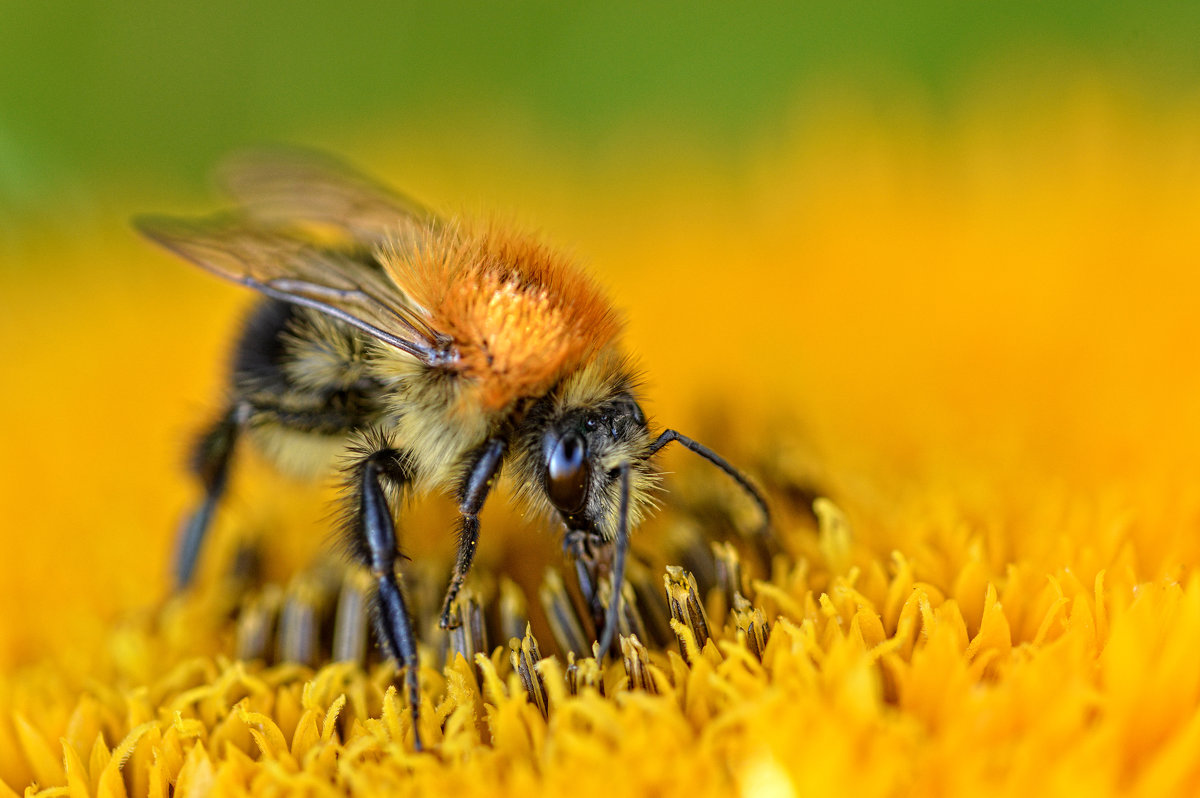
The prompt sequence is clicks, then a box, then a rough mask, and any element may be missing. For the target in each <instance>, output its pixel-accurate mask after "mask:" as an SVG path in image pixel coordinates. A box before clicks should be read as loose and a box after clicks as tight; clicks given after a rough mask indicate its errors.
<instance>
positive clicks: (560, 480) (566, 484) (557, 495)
mask: <svg viewBox="0 0 1200 798" xmlns="http://www.w3.org/2000/svg"><path fill="white" fill-rule="evenodd" d="M590 472H591V469H590V467H589V466H588V460H587V443H586V442H585V441H584V440H583V438H582V437H581V436H580V435H579V434H577V433H574V432H568V433H567V434H566V435H563V436H562V437H561V438H559V439H558V444H557V445H556V446H555V447H554V450H553V451H551V452H550V457H549V459H548V460H547V462H546V492H547V493H548V494H549V495H550V501H552V502H553V503H554V506H555V507H557V508H558V510H559V512H561V513H564V514H565V515H574V514H576V513H578V512H579V511H580V510H582V509H583V505H584V503H585V501H586V500H587V487H588V476H589V475H590Z"/></svg>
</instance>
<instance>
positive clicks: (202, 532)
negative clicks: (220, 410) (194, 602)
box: [174, 405, 249, 590]
mask: <svg viewBox="0 0 1200 798" xmlns="http://www.w3.org/2000/svg"><path fill="white" fill-rule="evenodd" d="M248 414H249V408H248V407H247V406H246V405H237V406H234V407H233V408H231V409H230V410H228V411H227V412H226V413H225V414H224V415H223V416H221V418H220V419H218V420H217V422H216V423H215V424H213V425H212V426H211V427H209V428H208V429H207V430H205V431H204V433H203V434H202V435H201V436H200V438H199V439H198V440H197V441H196V446H195V449H194V450H193V453H192V471H193V472H194V473H195V474H196V476H197V477H199V478H200V484H201V485H202V486H203V488H204V498H203V500H201V502H200V506H199V507H197V508H196V510H195V511H194V512H193V513H192V514H191V515H190V516H188V518H187V520H186V521H184V523H183V526H182V528H181V529H180V530H179V542H178V544H177V548H176V550H175V569H174V575H175V588H176V589H177V590H182V589H184V588H186V587H187V586H188V585H189V584H190V583H191V581H192V576H193V575H194V574H195V571H196V562H197V560H198V559H199V557H200V548H201V546H202V545H203V543H204V538H205V536H206V534H207V533H208V528H209V526H211V524H212V519H213V515H214V514H215V513H216V510H217V504H218V503H219V502H220V501H221V497H222V496H223V495H224V493H225V486H226V484H227V483H228V482H229V465H230V461H231V460H232V459H233V450H234V447H235V445H236V444H237V440H238V437H239V434H240V432H241V429H242V426H243V425H244V424H245V420H246V417H247V415H248Z"/></svg>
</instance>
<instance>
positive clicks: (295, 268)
mask: <svg viewBox="0 0 1200 798" xmlns="http://www.w3.org/2000/svg"><path fill="white" fill-rule="evenodd" d="M134 225H135V226H136V227H137V228H138V230H140V231H141V232H142V234H144V235H145V236H146V237H148V238H150V239H151V240H153V241H156V242H158V243H159V244H161V245H162V246H164V247H166V248H167V249H169V250H171V251H172V252H175V253H176V254H178V255H181V256H183V257H184V258H186V259H187V260H189V261H191V262H193V263H195V264H196V265H198V266H201V267H202V268H204V269H207V270H208V271H210V272H212V273H214V274H216V275H218V276H220V277H224V278H225V279H227V280H232V281H233V282H235V283H240V284H242V285H246V286H249V287H251V288H253V289H255V290H257V291H260V292H262V293H263V294H266V295H267V296H269V297H272V298H274V299H278V300H281V301H284V302H290V303H293V304H297V305H303V306H305V307H309V308H313V309H315V310H319V311H321V312H322V313H326V314H328V315H330V316H332V317H334V318H336V319H338V320H340V321H343V322H345V323H347V324H349V325H351V326H353V327H356V328H358V329H359V330H362V331H363V332H365V333H367V334H368V335H371V336H373V337H375V338H377V339H379V340H380V341H383V342H384V343H387V344H390V345H392V346H394V347H396V348H397V349H400V350H402V351H404V352H407V353H409V354H411V355H413V356H414V357H416V358H417V359H418V360H421V361H422V362H425V363H427V364H429V365H435V364H442V363H446V362H448V361H450V360H453V359H454V357H455V353H454V351H453V350H452V348H451V346H450V339H449V337H448V336H446V335H444V334H441V333H439V332H437V331H436V330H434V329H433V328H432V327H431V326H430V325H429V323H428V317H427V315H426V314H425V313H424V312H423V311H422V310H421V309H419V308H417V307H416V306H414V305H413V304H412V303H411V302H409V301H408V299H407V297H406V296H405V295H404V293H403V292H402V291H401V290H400V289H399V288H397V287H396V285H395V284H394V283H392V282H391V281H390V280H389V279H388V278H387V277H386V276H385V275H384V274H383V272H382V271H380V270H379V269H377V268H375V267H373V266H371V265H369V264H367V263H364V262H362V261H359V260H355V259H354V258H353V257H352V256H351V255H349V254H347V253H343V252H339V251H335V250H325V249H320V248H317V247H315V246H313V245H311V244H308V243H306V242H304V241H300V240H298V239H295V238H292V237H289V236H287V235H284V234H281V233H277V232H273V231H268V230H262V229H260V228H257V227H254V226H252V225H250V224H247V223H246V221H245V220H244V219H242V218H241V217H238V216H218V217H212V218H209V219H202V220H199V221H191V220H186V219H176V218H173V217H166V216H144V217H139V218H137V219H135V220H134Z"/></svg>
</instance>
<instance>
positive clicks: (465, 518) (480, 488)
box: [440, 438, 505, 629]
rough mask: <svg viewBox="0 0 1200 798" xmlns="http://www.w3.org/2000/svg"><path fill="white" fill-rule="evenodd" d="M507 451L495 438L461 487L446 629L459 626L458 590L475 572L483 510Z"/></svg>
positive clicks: (479, 453) (444, 617)
mask: <svg viewBox="0 0 1200 798" xmlns="http://www.w3.org/2000/svg"><path fill="white" fill-rule="evenodd" d="M504 450H505V442H504V440H503V439H502V438H492V439H491V440H489V441H488V442H487V443H485V444H484V445H483V446H481V447H480V448H479V449H477V450H475V452H474V455H473V457H474V460H475V462H474V464H473V465H472V466H471V468H470V470H469V471H467V476H466V478H465V479H464V480H463V481H462V484H461V485H459V488H458V511H459V512H460V513H462V521H461V523H460V526H459V530H458V554H457V556H455V558H454V573H453V574H452V575H451V576H450V585H449V587H447V588H446V598H445V600H443V601H442V618H441V621H440V625H441V627H442V628H443V629H450V628H452V627H453V626H457V623H456V621H455V619H454V616H453V614H452V612H451V611H452V610H453V609H454V600H455V599H456V598H457V597H458V591H459V590H461V589H462V586H463V582H464V581H465V580H466V578H467V574H468V573H469V572H470V570H471V563H472V562H474V560H475V548H476V546H478V545H479V511H480V510H481V509H483V503H484V502H485V501H487V497H488V492H489V491H491V489H492V483H494V482H495V481H496V476H497V475H498V474H499V473H500V463H501V462H502V461H503V460H504Z"/></svg>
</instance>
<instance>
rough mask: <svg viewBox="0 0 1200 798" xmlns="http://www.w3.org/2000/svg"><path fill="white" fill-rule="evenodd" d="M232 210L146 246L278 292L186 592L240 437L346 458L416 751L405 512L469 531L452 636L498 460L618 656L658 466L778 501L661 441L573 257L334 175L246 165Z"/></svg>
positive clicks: (185, 569)
mask: <svg viewBox="0 0 1200 798" xmlns="http://www.w3.org/2000/svg"><path fill="white" fill-rule="evenodd" d="M226 183H227V186H228V188H229V189H230V191H231V193H232V194H233V196H234V198H235V199H236V200H237V201H238V204H239V207H238V210H237V211H236V212H235V213H233V214H226V215H222V216H218V217H213V218H209V219H203V220H199V221H185V220H178V219H171V218H164V217H155V218H146V219H141V220H139V221H138V226H139V227H140V228H141V230H142V231H143V232H144V233H145V234H146V235H148V236H149V237H150V238H152V239H154V240H156V241H158V242H159V243H161V244H163V245H164V246H166V247H167V248H168V249H171V250H173V251H175V252H176V253H178V254H180V255H182V256H183V257H185V258H186V259H188V260H190V261H192V262H194V263H196V264H198V265H200V266H202V267H203V268H205V269H207V270H209V271H212V272H214V273H216V274H217V275H219V276H221V277H224V278H226V279H230V280H233V281H235V282H238V283H241V284H243V285H246V286H249V287H251V288H254V289H256V290H258V291H259V292H261V293H262V294H265V295H266V299H264V301H263V302H262V303H261V304H260V305H259V306H258V307H257V309H256V310H255V311H254V313H253V314H252V315H251V316H250V318H249V319H248V321H247V323H246V325H245V328H244V330H243V333H242V337H241V339H240V341H239V343H238V346H237V348H236V353H235V358H234V363H233V369H232V379H231V388H230V392H229V396H230V402H229V406H228V409H227V411H226V412H225V413H224V414H223V415H222V417H221V418H220V419H219V420H218V421H217V422H216V423H215V424H214V425H213V426H212V427H210V428H209V429H208V430H207V431H206V432H205V434H204V435H203V436H202V437H201V439H200V442H199V444H198V446H197V448H196V453H195V458H194V466H195V471H196V473H197V475H198V476H199V478H200V480H201V482H202V484H203V486H204V493H205V495H204V500H203V502H202V503H201V505H200V507H199V508H198V510H197V511H196V512H195V513H194V514H193V515H192V516H191V517H190V519H189V521H188V523H187V525H186V526H185V530H184V533H183V537H182V542H181V545H180V552H179V555H178V565H177V580H178V581H179V583H180V584H181V585H186V584H187V582H188V581H189V579H190V577H191V574H192V569H193V566H194V563H195V561H196V558H197V556H198V553H199V550H200V545H201V542H202V540H203V537H204V533H205V531H206V529H207V528H208V526H209V525H210V522H211V520H212V517H213V515H214V513H215V511H216V509H217V505H218V503H219V500H220V498H221V496H222V494H223V491H224V487H225V483H226V481H227V477H228V473H229V469H230V465H231V462H232V460H233V455H234V451H235V448H236V445H237V442H238V441H239V440H240V439H243V438H244V439H246V440H248V441H249V442H250V443H252V444H253V445H255V446H256V448H258V449H260V450H262V451H263V452H264V453H265V454H266V455H267V456H268V458H269V459H271V460H272V461H273V462H275V463H276V464H277V465H278V466H279V467H280V469H282V470H284V471H287V472H291V473H293V474H298V475H302V476H317V475H320V474H322V473H327V472H328V471H329V469H330V468H331V466H332V464H333V463H334V462H335V461H336V459H337V458H338V457H339V456H340V458H341V467H342V470H343V473H344V476H345V482H346V488H347V490H346V492H345V496H346V498H345V506H344V518H345V522H344V527H345V539H346V541H347V543H348V548H349V549H350V551H351V553H352V554H353V556H354V557H355V558H356V559H357V560H359V561H360V562H362V563H364V564H365V565H367V566H368V567H369V568H370V570H371V573H372V575H373V577H374V579H375V582H376V599H377V600H376V604H377V608H378V612H377V618H376V620H377V631H378V633H379V637H380V640H381V642H382V644H383V645H384V647H385V648H386V649H387V651H388V652H389V654H391V655H392V656H394V657H395V658H396V659H397V660H399V661H400V662H401V663H402V664H403V665H404V666H405V672H406V681H407V684H408V692H409V700H410V705H411V710H412V713H413V728H414V740H415V742H416V743H417V744H418V745H419V735H418V734H417V731H416V729H417V707H418V705H419V700H418V691H417V681H416V645H415V640H414V637H413V632H412V626H411V621H410V620H409V614H408V610H407V607H406V606H405V600H404V595H403V591H402V590H401V589H400V583H399V580H398V576H397V573H396V563H397V558H398V552H397V546H396V535H395V528H394V520H393V511H392V503H393V501H394V499H395V497H396V495H397V494H398V493H401V492H404V491H414V492H417V493H424V492H428V491H432V490H445V489H449V490H451V491H452V492H453V493H454V495H455V497H456V498H457V500H458V503H459V510H460V512H461V521H460V525H459V530H458V533H459V534H458V548H457V556H456V559H455V565H454V571H453V575H452V578H451V583H450V585H449V587H448V589H447V592H446V597H445V600H444V603H443V608H442V625H443V626H449V625H451V624H452V622H453V618H454V616H453V609H454V602H455V597H456V595H457V593H458V590H459V588H460V587H461V586H462V583H463V580H464V579H465V577H466V575H467V572H468V571H469V569H470V566H471V562H472V559H473V557H474V552H475V546H476V543H477V541H478V535H479V519H478V513H479V510H480V509H481V508H482V506H483V503H484V501H485V500H486V498H487V496H488V494H489V492H490V490H491V487H492V485H493V484H494V482H495V481H496V479H497V478H498V476H499V474H500V470H501V467H502V466H506V467H507V468H508V469H509V470H510V471H511V474H512V476H513V482H514V484H515V486H516V493H517V495H518V496H519V497H520V499H521V500H522V501H524V502H525V503H527V504H528V505H529V506H531V507H532V508H533V509H535V510H537V511H539V512H542V513H544V514H547V515H549V516H551V517H556V518H557V519H558V520H559V521H560V522H561V524H562V526H563V527H564V530H565V531H564V547H565V548H566V549H567V550H568V552H569V553H571V554H572V555H573V556H574V557H575V558H576V559H577V561H579V562H580V563H581V564H582V565H583V566H584V567H583V569H582V571H581V573H584V574H585V577H586V581H589V582H590V585H589V586H588V588H589V589H590V591H591V593H592V595H591V601H592V607H593V613H594V614H595V615H596V618H597V625H598V627H600V628H602V629H603V640H602V641H601V650H604V651H606V650H607V649H608V648H609V646H610V645H611V643H612V635H613V631H614V628H615V625H616V623H615V620H616V610H617V606H618V604H619V601H620V598H619V597H620V590H619V589H616V590H613V591H612V595H613V596H614V599H613V600H612V601H611V602H609V606H608V607H607V608H605V607H602V606H601V604H600V599H599V591H597V590H595V586H596V584H597V583H598V579H599V577H600V576H601V575H603V574H604V573H610V574H611V577H612V580H613V584H614V586H615V587H618V588H619V586H620V584H621V581H622V579H623V572H624V558H625V553H626V550H627V547H628V533H629V529H630V528H631V527H632V526H634V525H636V524H637V523H638V521H639V520H640V519H641V517H642V516H643V514H644V513H645V511H646V510H647V509H648V508H649V507H650V506H651V505H652V503H653V501H652V493H653V490H654V488H655V487H656V485H657V482H658V472H657V470H656V469H655V467H654V465H653V463H652V462H651V456H652V455H653V454H654V453H655V452H656V451H657V450H658V449H660V448H661V447H662V446H664V445H665V444H666V443H669V442H671V441H673V440H677V441H680V442H681V443H683V444H684V445H685V446H687V447H688V448H689V449H691V450H692V451H694V452H697V453H698V454H700V455H702V456H704V457H706V458H707V459H709V460H710V461H711V462H713V463H714V464H716V465H717V466H718V467H720V468H721V469H722V470H724V471H725V472H726V473H728V474H729V475H730V476H732V477H733V478H734V479H735V480H736V481H737V482H738V483H739V484H740V485H741V486H742V487H743V488H744V489H745V490H747V491H748V492H749V493H750V495H751V496H752V497H753V498H754V499H755V501H756V502H757V503H758V504H759V506H760V508H761V509H762V511H763V514H764V517H766V513H767V510H766V504H765V502H764V501H763V500H762V497H761V496H760V495H759V494H758V493H757V491H756V490H755V489H754V488H753V486H751V485H750V484H749V483H748V482H747V481H746V480H745V478H744V477H742V476H741V475H740V474H739V473H738V472H737V471H736V470H735V469H733V468H732V466H730V465H729V464H728V463H726V462H725V461H724V460H722V459H721V458H720V457H719V456H718V455H716V454H715V453H713V452H711V451H710V450H708V449H706V448H705V447H703V446H702V445H700V444H698V443H696V442H694V441H691V440H690V439H688V438H685V437H684V436H682V435H679V434H678V433H676V432H674V431H673V430H665V431H663V432H662V433H661V434H660V435H658V436H657V437H653V436H651V434H650V430H649V426H648V423H647V420H646V417H645V415H644V414H643V412H642V410H641V407H640V406H639V404H638V398H637V393H638V391H637V379H636V375H635V372H634V370H633V369H632V367H631V366H630V363H629V361H628V359H627V358H626V357H625V356H624V354H623V353H622V351H621V348H620V344H619V334H620V324H619V321H618V319H617V317H616V315H615V313H614V312H613V311H612V309H611V306H610V305H609V303H608V301H607V300H606V298H605V297H604V296H603V295H602V294H601V293H600V291H599V290H598V289H597V288H596V286H595V285H594V284H593V283H592V282H591V280H589V279H588V278H587V277H586V276H585V275H584V274H583V273H582V272H581V271H580V270H578V269H577V268H576V267H575V266H574V265H573V264H572V263H570V262H569V261H568V260H566V259H565V258H563V257H562V256H561V255H560V254H558V253H557V252H554V251H552V250H550V249H548V248H547V247H545V246H543V245H542V244H540V243H539V242H537V241H536V240H534V239H532V238H529V237H527V236H522V235H518V234H514V233H512V232H510V231H508V230H505V229H501V228H498V227H496V226H489V225H483V226H468V225H465V224H461V223H449V222H444V221H442V220H440V219H438V218H436V217H434V216H433V215H432V214H430V213H429V212H428V211H426V210H425V209H424V208H422V207H421V206H419V205H417V204H416V203H414V202H412V201H411V200H409V199H407V198H405V197H403V196H401V195H398V194H395V193H393V192H391V191H390V190H388V189H386V188H383V187H381V186H379V185H377V184H375V183H374V182H373V181H371V180H369V179H367V178H365V177H363V176H362V175H359V174H357V173H355V172H353V171H351V170H349V169H348V168H346V167H345V166H343V165H341V164H338V163H336V162H333V161H330V160H327V159H321V158H318V157H314V156H310V155H305V156H289V155H281V156H274V157H272V156H267V157H262V156H260V157H255V158H250V159H244V160H242V161H239V162H235V163H234V165H232V166H231V168H230V169H229V170H228V171H227V173H226Z"/></svg>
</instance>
